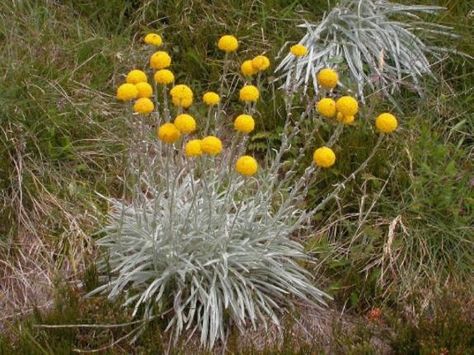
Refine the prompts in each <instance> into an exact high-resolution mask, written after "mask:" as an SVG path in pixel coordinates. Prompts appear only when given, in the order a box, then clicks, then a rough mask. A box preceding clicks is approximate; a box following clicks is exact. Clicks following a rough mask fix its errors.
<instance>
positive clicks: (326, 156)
mask: <svg viewBox="0 0 474 355" xmlns="http://www.w3.org/2000/svg"><path fill="white" fill-rule="evenodd" d="M313 161H314V163H315V164H316V165H317V166H320V167H321V168H329V167H331V166H333V165H334V163H335V162H336V154H334V152H333V150H332V149H331V148H328V147H321V148H318V149H316V150H315V151H314V154H313Z"/></svg>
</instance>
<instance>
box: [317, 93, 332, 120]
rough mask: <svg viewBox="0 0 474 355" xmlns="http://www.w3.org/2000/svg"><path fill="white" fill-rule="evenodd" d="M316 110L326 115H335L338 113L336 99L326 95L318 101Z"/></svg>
mask: <svg viewBox="0 0 474 355" xmlns="http://www.w3.org/2000/svg"><path fill="white" fill-rule="evenodd" d="M316 110H317V111H318V112H319V114H320V115H322V116H324V117H327V118H331V117H334V116H335V115H336V101H334V100H333V99H331V98H329V97H325V98H324V99H321V100H319V101H318V103H317V104H316Z"/></svg>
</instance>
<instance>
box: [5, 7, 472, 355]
mask: <svg viewBox="0 0 474 355" xmlns="http://www.w3.org/2000/svg"><path fill="white" fill-rule="evenodd" d="M403 2H408V1H405V0H404V1H403ZM334 3H335V2H334V1H323V0H307V1H305V0H299V1H289V0H266V1H254V0H252V1H251V0H239V1H237V0H235V1H234V0H216V1H212V2H210V1H204V0H196V1H185V0H183V1H179V0H175V1H160V2H155V1H126V0H110V1H91V0H78V1H72V0H70V1H68V0H65V1H52V0H51V1H49V0H44V1H33V0H31V1H30V0H5V1H3V2H2V3H1V4H0V48H1V51H0V57H1V60H0V74H1V77H2V80H1V81H0V93H1V94H0V121H1V125H0V127H1V131H0V143H1V144H0V188H1V190H0V191H1V192H0V202H1V204H0V206H1V210H0V308H2V309H4V312H2V313H1V315H0V330H2V331H3V334H4V335H2V337H1V338H0V353H1V352H2V351H3V352H5V353H11V352H12V351H16V352H18V353H25V354H29V353H33V354H36V353H38V354H40V353H41V354H42V353H48V354H50V353H51V354H62V353H64V354H68V353H70V352H71V351H72V350H73V349H83V350H85V349H98V348H101V347H107V348H106V350H104V351H108V352H109V353H129V352H133V351H135V352H142V353H156V351H157V348H160V347H161V349H162V350H165V349H166V348H167V341H166V339H167V338H166V335H163V334H162V332H161V331H160V330H162V328H161V326H160V324H159V322H157V323H155V324H153V326H152V328H151V329H150V330H149V331H148V332H147V333H146V334H145V336H144V337H143V338H142V339H141V340H140V341H139V342H138V344H137V345H134V346H130V345H128V343H127V340H124V341H119V340H120V339H121V338H122V337H124V336H126V335H127V332H128V331H130V329H129V328H127V327H116V328H110V327H107V328H89V327H79V328H78V327H71V328H44V327H38V325H39V324H50V325H58V324H83V323H84V324H91V323H97V324H116V323H123V322H129V321H131V319H130V317H129V314H127V312H124V311H123V310H121V309H120V310H119V309H118V308H117V306H116V305H113V304H109V303H108V302H107V301H106V300H103V299H101V298H95V299H93V300H92V301H91V300H83V299H82V298H81V295H82V294H83V292H84V289H86V290H88V289H92V288H93V287H94V286H95V285H96V275H95V271H94V270H95V269H94V264H93V260H94V258H95V255H96V251H95V250H94V246H93V239H94V233H95V232H96V230H97V228H98V226H99V225H100V223H101V221H103V219H104V216H105V213H106V209H107V206H106V204H105V203H104V201H103V200H102V199H101V198H100V197H99V196H98V195H97V192H98V193H101V194H105V195H108V196H120V194H121V188H122V185H121V183H120V180H119V178H120V176H121V174H122V173H123V167H124V147H125V146H126V142H127V138H128V137H127V130H126V126H125V124H124V120H123V114H124V113H123V110H122V108H121V105H120V104H117V103H116V102H115V100H114V97H113V96H114V92H115V88H116V86H117V84H118V83H119V82H121V81H122V80H123V74H124V73H126V72H127V71H128V70H129V69H131V68H132V67H134V66H142V67H145V65H146V60H147V55H146V54H145V52H144V50H143V46H142V43H141V39H142V35H143V34H144V33H146V32H147V31H150V30H158V31H159V32H162V33H163V34H164V39H165V42H166V45H167V50H169V51H170V53H171V55H172V57H173V59H174V64H173V70H174V71H175V72H176V73H177V78H178V80H179V81H183V82H184V81H185V82H188V83H190V84H191V86H192V87H193V88H194V89H195V91H196V92H197V93H200V92H202V91H203V90H205V89H207V88H216V87H217V85H218V84H217V80H218V78H219V75H220V71H221V64H222V61H221V59H219V58H222V56H221V55H220V54H219V53H217V50H216V47H215V42H216V40H217V38H218V37H219V36H220V35H221V34H223V33H227V32H230V33H234V34H236V35H237V36H238V37H239V39H241V41H242V51H239V58H240V59H244V58H247V57H251V56H254V55H256V54H260V53H262V52H266V53H267V55H268V56H269V57H270V58H275V56H277V54H278V50H279V49H280V47H281V46H282V45H284V44H285V43H286V42H287V41H290V42H295V41H298V40H299V39H300V38H301V36H302V35H303V32H302V30H300V29H298V28H297V27H296V25H297V24H299V23H301V21H302V19H303V18H304V19H306V20H309V21H317V20H318V19H320V18H321V16H322V15H323V13H324V11H325V10H326V9H327V8H328V5H329V6H332V5H333V4H334ZM417 3H426V4H428V3H429V4H432V3H433V1H429V0H418V1H417ZM436 3H437V4H439V5H443V6H446V7H447V8H448V10H447V11H446V12H443V13H442V14H440V15H439V16H433V17H432V19H431V20H433V21H436V22H438V23H442V24H448V25H451V26H453V27H454V28H455V31H456V32H457V33H459V34H460V35H461V36H460V38H459V39H458V40H456V41H450V42H449V43H447V42H446V43H437V44H436V45H442V46H448V47H450V48H453V49H457V50H459V51H463V52H465V53H467V54H470V55H474V50H473V46H474V44H473V43H474V42H473V32H474V23H473V18H474V16H473V14H472V8H471V7H470V6H469V2H468V1H463V0H439V1H437V2H436ZM433 70H434V71H435V72H436V74H437V75H438V78H439V80H438V81H434V80H428V79H427V82H426V83H425V85H426V87H427V90H426V92H425V94H424V95H423V96H422V97H419V96H417V95H415V94H413V93H412V92H410V91H409V90H407V91H404V92H402V93H400V95H399V96H398V97H397V100H398V102H399V103H400V106H401V107H402V108H403V112H400V113H399V114H398V116H399V118H400V121H401V129H400V130H399V132H398V133H397V134H395V135H394V136H392V137H391V138H390V141H389V143H388V144H387V145H386V146H385V149H384V150H381V151H379V154H378V156H377V158H376V159H374V160H373V161H372V162H371V163H370V165H369V166H368V168H367V169H366V173H365V174H363V175H361V176H360V177H359V178H358V179H356V180H355V181H353V182H352V183H351V184H350V185H348V186H346V188H345V189H344V192H343V194H341V195H340V196H339V199H337V201H335V202H334V203H332V204H331V205H329V206H328V207H327V208H326V210H325V211H324V212H322V213H320V214H319V215H318V216H317V218H316V220H315V221H314V233H312V235H309V236H304V238H305V239H304V242H305V244H306V245H307V249H308V251H309V252H311V253H313V254H314V255H315V256H317V258H318V261H319V263H318V264H317V265H308V268H310V269H314V273H315V277H316V280H317V282H319V284H321V283H322V284H323V285H324V288H325V289H326V290H327V291H328V292H330V293H331V294H332V295H333V296H334V297H335V302H334V303H333V304H332V305H331V308H332V309H335V310H337V312H334V313H332V312H331V311H329V310H328V311H327V314H324V318H325V319H326V321H325V322H324V325H322V326H321V327H320V328H324V331H320V332H319V333H318V332H317V331H315V332H314V334H312V337H310V338H305V339H299V340H298V341H297V343H296V344H295V343H294V342H295V340H294V337H292V336H288V337H284V342H283V345H281V347H279V350H278V351H280V352H281V353H298V352H300V353H308V352H323V351H326V352H332V353H379V352H389V353H390V352H395V353H450V354H451V353H453V354H456V353H459V354H464V353H469V351H472V349H473V347H474V344H473V339H474V331H473V327H472V324H473V318H474V317H473V314H472V309H473V307H472V306H473V302H472V276H471V270H472V266H473V238H472V235H473V228H472V226H473V225H474V223H473V222H474V218H473V216H474V214H473V202H474V195H473V185H474V182H473V172H472V161H473V159H472V158H473V154H472V153H473V141H472V133H473V126H474V120H473V110H472V107H474V102H473V97H474V96H473V73H474V65H473V61H472V60H470V59H467V58H466V57H465V56H464V57H463V56H460V55H454V54H447V55H446V59H445V60H444V61H442V62H440V63H437V64H436V65H435V66H434V68H433ZM268 80H269V81H270V80H271V78H269V79H268ZM270 97H271V94H270V93H267V94H264V100H263V101H262V102H261V103H260V104H259V112H260V117H257V120H258V124H259V127H258V131H260V134H258V135H255V136H254V137H253V139H252V148H253V149H254V150H256V151H258V150H259V149H262V147H263V146H264V145H266V144H278V134H277V133H276V132H278V129H279V127H281V125H282V122H283V117H274V116H273V115H270V114H269V113H270V112H271V111H272V109H270V106H271V105H273V104H274V103H273V102H272V101H271V100H270ZM278 99H279V97H278V96H277V98H276V100H278ZM371 99H372V100H375V101H376V102H377V103H378V105H379V106H380V109H383V108H390V107H391V106H390V105H389V104H388V103H386V102H384V100H383V98H382V97H379V96H377V95H373V96H372V97H371ZM368 114H370V113H368ZM361 117H363V115H361ZM364 119H366V120H370V119H373V117H370V116H368V117H367V118H364ZM364 119H361V120H360V122H359V123H358V125H357V127H356V128H355V129H354V131H355V132H352V133H351V134H347V135H346V136H344V137H343V138H342V139H341V142H342V143H341V146H339V147H336V149H338V150H339V153H340V160H339V162H338V164H337V168H336V169H334V170H331V171H330V172H327V174H324V175H322V176H321V179H319V180H318V181H317V183H316V184H315V186H314V187H312V188H314V189H329V188H330V186H331V184H334V183H336V182H337V181H340V180H341V178H342V177H343V176H345V175H346V174H348V173H350V172H351V171H352V170H353V167H354V166H357V165H358V164H360V162H362V161H363V160H365V158H366V156H367V155H368V154H369V152H370V150H371V144H373V143H374V142H373V138H372V137H373V136H372V133H371V132H370V122H367V121H366V122H364ZM337 153H338V151H336V154H337ZM308 203H311V201H308ZM374 310H375V311H374ZM379 311H380V312H379ZM341 312H342V314H343V316H340V314H341ZM379 313H380V314H379ZM298 317H299V315H298ZM298 317H296V318H298ZM294 318H295V317H289V319H288V322H289V326H288V328H289V329H292V327H293V326H294V322H295V319H294ZM367 319H369V320H370V321H367ZM2 324H3V326H2ZM341 335H342V336H341ZM270 338H271V337H270ZM111 343H116V344H115V345H114V346H108V345H110V344H111ZM186 346H188V347H189V346H190V345H189V344H188V345H186ZM278 346H279V345H278V344H276V343H272V342H267V343H264V345H262V344H261V342H260V343H259V342H249V344H248V348H247V347H246V346H243V345H241V344H240V345H239V341H237V340H235V339H234V340H232V339H230V340H229V349H231V351H235V352H237V351H240V352H242V353H256V352H262V353H275V352H276V351H277V347H278ZM158 351H159V350H158Z"/></svg>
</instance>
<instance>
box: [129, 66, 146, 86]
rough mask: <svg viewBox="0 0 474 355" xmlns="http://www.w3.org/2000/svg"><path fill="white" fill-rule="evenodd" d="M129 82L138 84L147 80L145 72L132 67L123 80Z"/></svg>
mask: <svg viewBox="0 0 474 355" xmlns="http://www.w3.org/2000/svg"><path fill="white" fill-rule="evenodd" d="M125 81H126V82H127V83H129V84H138V83H146V82H148V78H147V77H146V74H145V73H144V72H143V71H141V70H138V69H133V70H132V71H130V72H129V73H128V74H127V78H126V80H125Z"/></svg>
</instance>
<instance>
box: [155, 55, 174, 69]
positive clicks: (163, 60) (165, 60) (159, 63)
mask: <svg viewBox="0 0 474 355" xmlns="http://www.w3.org/2000/svg"><path fill="white" fill-rule="evenodd" d="M170 65H171V57H170V56H169V54H168V53H166V52H165V51H158V52H155V53H153V55H152V56H151V57H150V67H152V68H153V69H157V70H158V69H165V68H168V67H169V66H170Z"/></svg>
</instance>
